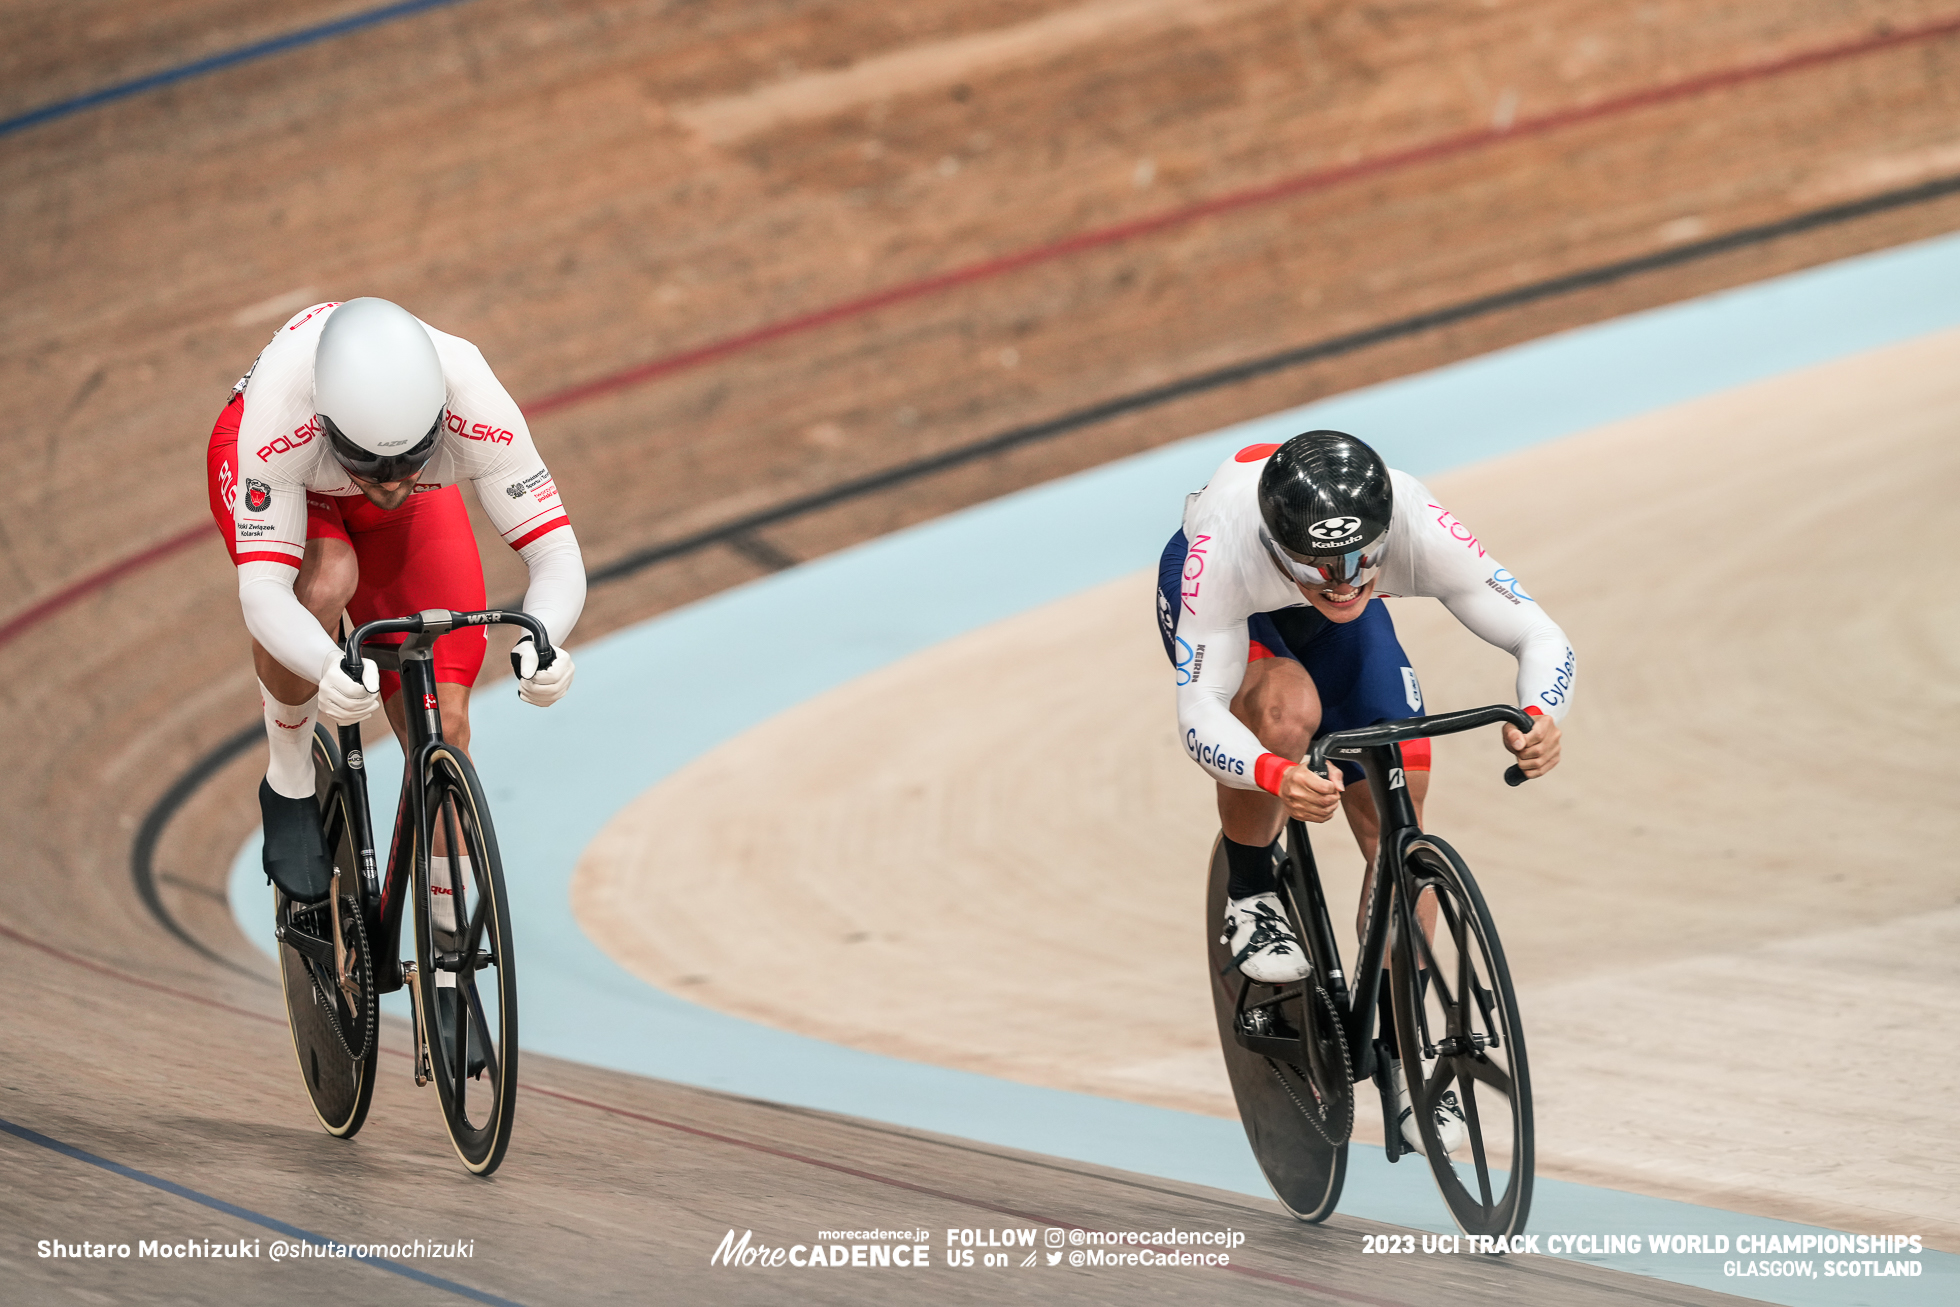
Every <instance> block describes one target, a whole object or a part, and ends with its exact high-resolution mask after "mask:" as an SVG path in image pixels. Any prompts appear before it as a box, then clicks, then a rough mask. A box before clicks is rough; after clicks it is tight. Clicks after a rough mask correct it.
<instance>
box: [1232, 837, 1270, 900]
mask: <svg viewBox="0 0 1960 1307" xmlns="http://www.w3.org/2000/svg"><path fill="white" fill-rule="evenodd" d="M1278 857H1279V841H1278V840H1275V841H1273V842H1272V843H1271V844H1239V843H1236V842H1235V841H1233V839H1232V837H1231V836H1229V835H1228V836H1226V837H1225V866H1226V867H1227V868H1228V869H1229V870H1228V875H1227V876H1226V879H1225V895H1226V897H1227V898H1234V899H1243V898H1250V897H1251V896H1252V895H1254V894H1271V893H1272V892H1273V890H1274V889H1275V888H1276V887H1277V884H1278V882H1276V881H1275V880H1274V879H1273V863H1274V862H1275V861H1276V860H1277V859H1278Z"/></svg>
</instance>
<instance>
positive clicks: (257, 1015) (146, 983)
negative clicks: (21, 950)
mask: <svg viewBox="0 0 1960 1307" xmlns="http://www.w3.org/2000/svg"><path fill="white" fill-rule="evenodd" d="M0 935H5V936H6V937H7V938H8V939H11V940H13V941H14V942H15V943H17V944H25V945H27V947H29V948H33V949H39V950H41V952H43V953H46V954H48V955H49V956H50V957H56V958H60V959H61V960H62V961H63V962H66V963H68V964H69V965H71V966H77V967H82V968H84V969H85V970H88V971H93V972H95V973H96V974H97V975H101V976H108V977H109V978H110V979H111V980H120V981H122V982H124V983H125V984H130V985H140V986H142V987H143V988H144V989H148V990H154V991H155V992H157V993H159V994H168V995H170V997H172V998H181V999H183V1000H184V1001H185V1002H186V1003H196V1004H198V1005H200V1006H202V1007H210V1008H216V1009H218V1011H220V1012H229V1013H231V1014H232V1015H233V1016H238V1017H244V1018H246V1019H247V1020H249V1021H264V1022H268V1023H270V1024H272V1025H275V1026H283V1025H285V1024H286V1023H285V1022H284V1021H283V1020H281V1019H280V1018H278V1017H275V1016H270V1015H268V1014H267V1013H264V1012H254V1011H252V1010H251V1009H250V1008H242V1007H236V1006H234V1005H232V1004H230V1003H225V1002H221V1001H219V1000H218V999H215V998H206V997H204V996H203V995H202V994H193V993H191V992H190V991H188V990H183V989H176V988H173V987H172V986H170V985H160V984H158V983H157V982H156V981H154V980H145V979H143V977H141V976H133V975H131V974H130V973H129V972H127V971H123V970H121V969H119V968H117V967H112V966H109V965H107V964H106V963H102V962H93V961H90V960H89V959H88V958H85V957H83V956H81V955H80V954H78V953H70V952H69V951H68V950H67V949H62V948H56V947H55V946H54V945H52V944H44V943H42V942H41V941H40V940H38V939H35V938H34V937H33V936H32V935H28V934H24V933H23V932H21V931H18V930H15V929H14V928H13V927H12V926H8V925H5V924H0Z"/></svg>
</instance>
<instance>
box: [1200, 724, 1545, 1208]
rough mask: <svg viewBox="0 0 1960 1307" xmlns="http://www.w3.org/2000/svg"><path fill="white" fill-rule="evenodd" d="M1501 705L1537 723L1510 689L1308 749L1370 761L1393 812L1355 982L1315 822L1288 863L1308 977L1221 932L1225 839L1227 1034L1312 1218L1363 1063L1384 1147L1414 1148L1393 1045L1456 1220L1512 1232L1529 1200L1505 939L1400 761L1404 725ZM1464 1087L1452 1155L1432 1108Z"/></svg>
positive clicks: (1240, 1075)
mask: <svg viewBox="0 0 1960 1307" xmlns="http://www.w3.org/2000/svg"><path fill="white" fill-rule="evenodd" d="M1499 722H1508V723H1510V724H1511V725H1513V726H1516V727H1517V728H1518V729H1519V730H1523V731H1529V730H1530V729H1531V718H1529V717H1528V716H1526V715H1525V714H1524V713H1523V712H1520V711H1519V710H1518V709H1516V708H1512V707H1509V706H1506V705H1502V704H1499V705H1493V706H1491V707H1488V708H1472V709H1467V710H1465V711H1462V712H1455V713H1445V714H1441V715H1439V716H1435V717H1411V718H1407V719H1404V720H1402V721H1393V722H1384V723H1381V724H1379V725H1375V726H1365V727H1360V728H1357V729H1354V730H1349V731H1339V732H1335V733H1333V734H1330V735H1325V736H1322V737H1321V738H1320V739H1318V740H1316V741H1315V742H1314V745H1313V748H1312V750H1311V751H1310V752H1309V753H1308V755H1307V765H1308V766H1311V767H1312V768H1313V769H1314V770H1315V771H1316V772H1318V773H1319V774H1321V775H1323V776H1325V775H1327V767H1328V762H1327V759H1328V758H1329V757H1338V758H1343V759H1346V760H1349V761H1352V762H1354V763H1357V764H1359V766H1360V767H1361V769H1362V771H1363V773H1364V774H1365V775H1366V776H1367V779H1368V789H1369V792H1370V793H1371V794H1372V795H1373V797H1374V801H1375V811H1376V812H1377V813H1379V814H1380V816H1381V836H1380V840H1379V843H1378V844H1377V846H1376V847H1377V850H1378V851H1377V854H1376V866H1377V871H1378V874H1377V875H1376V876H1375V882H1374V886H1373V889H1372V891H1371V893H1370V895H1369V900H1368V908H1367V916H1366V925H1365V929H1364V930H1363V932H1362V937H1361V944H1360V952H1359V954H1358V955H1357V956H1358V965H1357V968H1356V970H1355V973H1354V977H1353V981H1352V983H1350V981H1349V978H1348V977H1347V976H1346V975H1344V974H1343V972H1342V970H1341V955H1340V950H1339V948H1338V947H1337V946H1336V945H1335V942H1334V931H1333V926H1332V924H1331V922H1330V920H1329V917H1328V912H1327V900H1326V896H1325V894H1324V893H1323V891H1322V887H1321V881H1320V871H1319V868H1318V867H1317V866H1316V865H1315V862H1314V856H1313V847H1312V844H1311V842H1310V841H1309V839H1308V837H1307V828H1306V826H1305V824H1304V823H1302V822H1300V821H1298V820H1295V819H1292V818H1289V819H1288V821H1287V823H1286V828H1287V852H1286V857H1285V859H1284V861H1283V862H1282V863H1281V865H1280V868H1279V875H1278V881H1279V893H1280V898H1281V900H1282V902H1284V903H1285V905H1286V909H1287V912H1288V914H1289V916H1290V918H1291V920H1292V923H1293V927H1294V930H1295V932H1296V933H1297V934H1298V936H1299V938H1300V941H1301V943H1302V945H1303V946H1304V947H1305V949H1306V953H1307V958H1308V961H1309V963H1310V964H1311V969H1310V971H1309V973H1308V975H1307V977H1306V979H1305V980H1303V981H1295V982H1293V983H1291V984H1286V985H1264V984H1260V983H1258V982H1257V981H1253V980H1249V979H1247V978H1246V977H1245V976H1244V975H1243V974H1241V973H1240V972H1239V970H1238V969H1237V968H1236V967H1235V966H1233V964H1232V956H1231V952H1230V950H1229V949H1228V948H1227V947H1226V946H1225V945H1224V944H1223V943H1222V942H1221V941H1220V940H1219V939H1218V938H1217V935H1218V930H1217V924H1216V923H1217V922H1218V921H1220V920H1221V919H1222V918H1223V917H1224V915H1225V888H1226V880H1227V868H1226V863H1225V852H1224V845H1223V841H1222V839H1221V841H1220V842H1219V844H1217V845H1216V846H1215V847H1214V849H1213V852H1212V860H1211V884H1210V892H1209V894H1208V895H1207V900H1206V908H1205V912H1206V916H1205V920H1206V922H1207V923H1208V924H1209V925H1210V927H1211V936H1212V938H1211V941H1210V948H1211V953H1210V956H1211V972H1212V999H1213V1004H1214V1007H1215V1010H1216V1013H1217V1017H1218V1033H1219V1040H1220V1042H1221V1043H1222V1045H1223V1046H1224V1051H1225V1064H1226V1069H1227V1071H1228V1072H1229V1074H1230V1076H1231V1080H1232V1092H1233V1094H1234V1096H1235V1097H1236V1098H1237V1100H1238V1105H1239V1116H1240V1119H1241V1120H1242V1121H1243V1122H1244V1124H1245V1132H1246V1137H1247V1139H1248V1140H1249V1141H1250V1142H1251V1144H1252V1151H1253V1153H1254V1155H1255V1156H1257V1157H1258V1159H1259V1165H1260V1168H1261V1169H1262V1170H1263V1171H1264V1172H1265V1174H1266V1179H1267V1182H1268V1183H1270V1184H1271V1185H1272V1187H1273V1192H1274V1193H1275V1194H1276V1195H1277V1196H1278V1197H1279V1200H1280V1202H1281V1203H1283V1204H1284V1205H1285V1206H1286V1208H1287V1210H1288V1211H1290V1212H1291V1213H1293V1215H1294V1216H1295V1217H1297V1218H1298V1219H1300V1220H1302V1221H1309V1222H1317V1221H1323V1220H1325V1219H1326V1218H1327V1217H1328V1216H1329V1215H1331V1214H1332V1213H1333V1211H1334V1207H1335V1204H1336V1203H1338V1202H1339V1201H1340V1196H1341V1186H1342V1184H1343V1182H1344V1180H1345V1178H1346V1175H1347V1148H1348V1139H1349V1136H1350V1134H1351V1133H1352V1130H1353V1126H1354V1086H1355V1085H1356V1084H1358V1083H1359V1082H1360V1081H1362V1080H1364V1079H1372V1080H1373V1081H1374V1083H1375V1086H1376V1088H1377V1090H1378V1091H1379V1094H1380V1098H1381V1106H1382V1124H1383V1135H1384V1141H1385V1145H1386V1149H1387V1154H1388V1160H1389V1161H1391V1162H1394V1161H1397V1160H1398V1159H1399V1158H1400V1157H1401V1156H1402V1155H1403V1154H1404V1153H1407V1152H1409V1151H1411V1150H1410V1149H1409V1148H1408V1146H1407V1144H1406V1143H1405V1141H1404V1140H1403V1138H1402V1130H1401V1123H1400V1121H1399V1120H1398V1113H1397V1106H1396V1095H1395V1087H1394V1081H1393V1078H1392V1075H1391V1072H1390V1067H1389V1059H1390V1057H1391V1056H1394V1057H1399V1058H1400V1060H1401V1063H1402V1067H1403V1070H1404V1072H1405V1074H1406V1075H1407V1078H1408V1088H1409V1096H1410V1099H1411V1103H1412V1106H1413V1110H1414V1119H1415V1123H1416V1129H1417V1133H1418V1136H1419V1137H1420V1139H1421V1141H1422V1149H1421V1152H1422V1154H1423V1155H1424V1156H1425V1157H1426V1159H1427V1160H1428V1162H1429V1169H1430V1172H1431V1173H1432V1174H1433V1175H1434V1177H1435V1180H1436V1187H1437V1188H1438V1189H1439V1190H1440V1191H1441V1192H1442V1196H1443V1201H1444V1203H1445V1204H1446V1205H1447V1206H1448V1207H1449V1211H1450V1216H1451V1218H1452V1219H1453V1220H1454V1221H1455V1222H1456V1225H1457V1227H1458V1228H1459V1229H1461V1230H1462V1231H1463V1232H1464V1233H1465V1234H1469V1235H1487V1236H1500V1237H1508V1236H1510V1235H1513V1234H1517V1233H1520V1232H1521V1231H1522V1230H1523V1229H1524V1226H1525V1221H1526V1218H1527V1217H1528V1216H1529V1214H1530V1210H1531V1183H1532V1119H1531V1078H1530V1075H1529V1072H1528V1070H1527V1067H1526V1062H1525V1046H1524V1028H1523V1025H1522V1023H1521V1021H1520V1020H1519V1016H1518V1003H1517V996H1516V994H1515V993H1514V992H1513V990H1512V988H1511V974H1510V970H1509V968H1508V967H1507V966H1506V965H1505V961H1504V949H1503V947H1502V945H1501V944H1500V943H1499V942H1498V938H1497V925H1496V923H1495V922H1494V921H1493V920H1492V919H1491V914H1490V908H1489V906H1488V905H1487V904H1486V903H1485V901H1484V896H1483V893H1482V892H1481V891H1480V890H1479V889H1478V888H1477V882H1476V880H1475V879H1474V878H1473V877H1472V876H1471V874H1470V869H1469V867H1467V866H1466V865H1464V862H1463V859H1462V858H1461V857H1459V856H1458V855H1457V853H1456V850H1454V849H1452V848H1451V847H1450V846H1449V845H1448V844H1446V843H1444V842H1443V841H1442V840H1441V839H1439V838H1438V837H1436V836H1435V835H1431V834H1428V833H1426V832H1424V831H1423V830H1422V829H1421V827H1419V826H1418V825H1417V823H1416V814H1415V805H1414V804H1413V803H1412V802H1410V799H1409V792H1408V789H1407V787H1406V786H1405V784H1404V780H1403V771H1402V750H1401V745H1402V742H1403V741H1406V740H1414V739H1419V738H1422V737H1425V736H1427V737H1435V736H1439V735H1454V734H1456V733H1458V732H1461V731H1470V730H1476V729H1478V728H1479V727H1483V726H1490V725H1495V724H1497V723H1499ZM1504 779H1505V780H1506V781H1507V782H1508V783H1509V784H1511V785H1520V784H1522V783H1523V782H1524V779H1525V776H1524V773H1523V772H1522V771H1520V770H1519V769H1518V768H1517V767H1516V766H1512V767H1511V768H1510V769H1508V770H1507V771H1506V772H1505V773H1504ZM1384 957H1386V959H1387V962H1388V968H1387V977H1386V978H1387V984H1388V994H1387V995H1386V996H1384V995H1383V994H1382V993H1381V986H1382V982H1383V966H1382V963H1383V960H1384ZM1384 997H1386V1000H1387V1001H1388V1002H1390V1003H1392V1004H1393V1007H1392V1009H1391V1010H1392V1011H1393V1013H1394V1018H1395V1020H1394V1026H1395V1035H1396V1043H1397V1045H1398V1047H1397V1048H1396V1049H1394V1050H1390V1049H1388V1048H1387V1047H1385V1046H1384V1045H1383V1043H1382V1041H1381V1040H1379V1039H1377V1038H1374V1037H1373V1036H1374V1032H1375V1027H1376V1020H1375V1012H1376V1005H1377V1004H1378V1003H1379V1002H1381V1001H1383V999H1384ZM1451 1105H1454V1106H1455V1107H1457V1108H1458V1109H1460V1111H1461V1114H1462V1117H1463V1122H1464V1125H1465V1127H1466V1132H1467V1135H1468V1138H1467V1140H1466V1141H1465V1142H1464V1143H1463V1144H1462V1145H1461V1146H1460V1147H1459V1148H1458V1149H1457V1152H1456V1154H1455V1155H1451V1154H1448V1153H1446V1152H1445V1151H1444V1149H1443V1146H1442V1142H1441V1140H1440V1139H1439V1137H1438V1135H1439V1127H1438V1125H1437V1120H1436V1113H1437V1111H1438V1109H1439V1108H1442V1109H1444V1110H1447V1109H1448V1107H1449V1106H1451Z"/></svg>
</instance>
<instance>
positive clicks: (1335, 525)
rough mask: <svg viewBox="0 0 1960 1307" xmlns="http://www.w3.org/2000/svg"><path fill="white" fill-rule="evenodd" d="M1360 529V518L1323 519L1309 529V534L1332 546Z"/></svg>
mask: <svg viewBox="0 0 1960 1307" xmlns="http://www.w3.org/2000/svg"><path fill="white" fill-rule="evenodd" d="M1360 529H1361V519H1360V518H1358V517H1323V518H1322V519H1320V521H1318V522H1315V523H1314V524H1313V525H1312V526H1310V527H1308V528H1307V534H1308V535H1310V536H1312V537H1313V538H1314V539H1316V540H1321V541H1325V542H1327V543H1329V544H1331V543H1333V542H1334V541H1336V540H1345V539H1347V538H1348V537H1349V536H1351V535H1353V534H1354V533H1355V532H1356V531H1359V530H1360Z"/></svg>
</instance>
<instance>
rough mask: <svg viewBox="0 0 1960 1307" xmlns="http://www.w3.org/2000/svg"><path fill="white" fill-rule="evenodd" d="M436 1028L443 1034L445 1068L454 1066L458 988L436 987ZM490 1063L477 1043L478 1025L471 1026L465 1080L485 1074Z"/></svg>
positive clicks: (450, 986) (472, 1024)
mask: <svg viewBox="0 0 1960 1307" xmlns="http://www.w3.org/2000/svg"><path fill="white" fill-rule="evenodd" d="M436 1027H437V1029H438V1030H439V1031H440V1032H441V1034H442V1057H443V1065H444V1066H454V1065H455V1062H454V1060H453V1059H454V1058H455V1056H456V1053H455V1049H456V988H455V986H453V985H438V986H436ZM489 1065H490V1064H489V1062H488V1061H486V1060H485V1059H484V1056H483V1046H482V1044H480V1043H478V1042H477V1037H476V1025H475V1023H474V1022H472V1023H471V1025H470V1051H469V1065H468V1068H467V1069H466V1070H465V1071H464V1073H463V1078H464V1079H465V1080H474V1079H476V1078H477V1077H478V1076H479V1075H482V1074H483V1070H484V1068H485V1067H487V1066H489Z"/></svg>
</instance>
